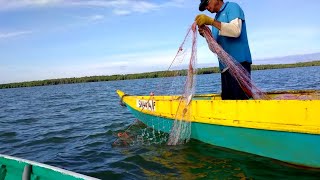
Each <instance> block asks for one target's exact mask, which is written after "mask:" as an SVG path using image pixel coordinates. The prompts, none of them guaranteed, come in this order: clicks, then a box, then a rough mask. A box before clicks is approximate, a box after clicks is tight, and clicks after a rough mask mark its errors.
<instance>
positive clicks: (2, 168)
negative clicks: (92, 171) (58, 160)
mask: <svg viewBox="0 0 320 180" xmlns="http://www.w3.org/2000/svg"><path fill="white" fill-rule="evenodd" d="M0 179H1V180H2V179H5V180H11V179H12V180H14V179H23V180H27V179H39V180H40V179H47V180H55V179H59V180H81V179H88V180H95V179H96V178H92V177H88V176H85V175H82V174H78V173H74V172H71V171H67V170H64V169H60V168H57V167H53V166H49V165H46V164H41V163H37V162H33V161H29V160H25V159H21V158H16V157H12V156H6V155H1V154H0Z"/></svg>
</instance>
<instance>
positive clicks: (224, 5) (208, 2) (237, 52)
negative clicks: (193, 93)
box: [195, 0, 252, 100]
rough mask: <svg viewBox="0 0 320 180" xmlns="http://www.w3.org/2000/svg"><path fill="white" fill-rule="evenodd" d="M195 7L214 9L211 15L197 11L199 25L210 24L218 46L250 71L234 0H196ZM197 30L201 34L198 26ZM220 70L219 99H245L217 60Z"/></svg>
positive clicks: (242, 23) (243, 25)
mask: <svg viewBox="0 0 320 180" xmlns="http://www.w3.org/2000/svg"><path fill="white" fill-rule="evenodd" d="M199 10H200V11H204V10H208V11H209V12H211V13H216V15H215V18H211V17H209V16H207V15H205V14H200V15H198V16H197V17H196V18H195V21H196V23H197V25H198V26H199V27H201V26H203V25H209V26H212V35H213V37H214V38H215V40H216V41H217V42H218V43H219V44H220V46H221V47H222V48H223V49H224V50H225V51H226V52H227V53H228V54H229V55H231V56H232V57H233V58H234V59H235V60H236V61H237V62H238V63H240V64H241V65H242V66H243V67H244V68H245V69H246V70H247V71H248V73H249V75H250V74H251V64H252V59H251V53H250V48H249V43H248V38H247V30H246V22H245V17H244V13H243V10H242V9H241V7H240V6H239V5H238V4H237V3H234V2H223V0H200V5H199ZM199 33H200V34H201V35H202V33H203V32H202V31H201V29H200V30H199ZM219 67H220V70H221V86H222V93H221V97H222V99H234V100H241V99H249V98H251V96H250V95H247V94H246V93H245V92H244V91H243V89H242V88H241V87H240V85H239V83H238V81H237V80H236V79H235V78H234V77H233V76H232V75H231V74H230V72H229V70H228V67H225V66H224V64H222V63H221V62H220V61H219Z"/></svg>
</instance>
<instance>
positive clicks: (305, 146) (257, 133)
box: [128, 106, 320, 168]
mask: <svg viewBox="0 0 320 180" xmlns="http://www.w3.org/2000/svg"><path fill="white" fill-rule="evenodd" d="M128 109H129V110H130V111H131V112H132V113H133V114H134V116H136V117H137V118H138V119H139V120H141V121H142V122H144V123H145V124H146V125H147V126H151V127H154V128H155V129H157V130H160V131H163V132H169V131H170V129H171V127H172V123H173V120H172V119H167V118H163V117H156V116H152V115H148V114H143V113H141V112H139V111H137V110H135V109H132V108H131V107H129V106H128ZM191 138H193V139H197V140H200V141H202V142H205V143H208V144H212V145H215V146H220V147H225V148H230V149H234V150H238V151H243V152H247V153H252V154H256V155H260V156H264V157H269V158H273V159H277V160H281V161H284V162H288V163H293V164H297V165H302V166H308V167H314V168H320V135H313V134H302V133H292V132H281V131H269V130H259V129H250V128H240V127H231V126H221V125H214V124H204V123H192V125H191Z"/></svg>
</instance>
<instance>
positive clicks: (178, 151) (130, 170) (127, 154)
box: [0, 67, 320, 179]
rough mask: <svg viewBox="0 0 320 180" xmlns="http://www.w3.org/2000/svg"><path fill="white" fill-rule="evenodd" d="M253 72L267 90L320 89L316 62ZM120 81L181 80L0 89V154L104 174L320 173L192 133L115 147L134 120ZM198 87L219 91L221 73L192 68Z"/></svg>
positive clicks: (145, 87)
mask: <svg viewBox="0 0 320 180" xmlns="http://www.w3.org/2000/svg"><path fill="white" fill-rule="evenodd" d="M252 76H253V80H254V82H255V83H256V85H257V86H258V87H260V88H261V89H262V90H264V91H270V90H288V89H318V90H319V89H320V67H304V68H292V69H277V70H264V71H254V72H253V74H252ZM117 89H121V90H123V91H124V92H126V93H128V94H149V92H150V91H155V92H156V93H157V92H158V91H159V93H160V91H161V89H171V91H172V92H169V93H175V92H176V91H178V90H177V89H180V88H177V87H175V86H174V83H172V78H158V79H141V80H126V81H113V82H98V83H84V84H68V85H57V86H44V87H32V88H17V89H2V90H1V89H0V154H6V155H11V156H16V157H20V158H25V159H29V160H32V161H37V162H41V163H45V164H49V165H53V166H56V167H60V168H64V169H67V170H71V171H75V172H78V173H82V174H86V175H89V176H93V177H97V178H101V179H162V178H165V179H241V178H242V177H246V178H248V179H319V178H320V170H315V169H304V168H299V167H294V166H291V165H287V164H285V163H282V162H279V161H275V160H272V159H269V158H264V157H259V156H255V155H252V154H246V153H241V152H237V151H233V150H229V149H224V148H219V147H215V146H212V145H208V144H205V143H202V142H199V141H196V140H191V142H189V143H187V144H185V145H180V146H175V147H172V146H166V145H158V146H155V145H154V146H140V147H125V148H124V147H112V143H113V142H114V141H115V140H116V137H115V134H116V133H117V132H119V131H123V130H126V129H127V128H128V127H129V126H130V124H132V123H133V122H134V121H135V118H134V117H133V115H131V114H130V113H129V111H128V110H127V109H126V108H124V107H121V106H120V105H119V98H118V96H117V94H116V90H117ZM196 89H197V93H219V91H220V74H210V75H199V76H197V88H196ZM319 143H320V142H319ZM302 146H303V144H302ZM306 148H309V147H306ZM319 156H320V154H319Z"/></svg>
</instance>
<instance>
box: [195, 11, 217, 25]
mask: <svg viewBox="0 0 320 180" xmlns="http://www.w3.org/2000/svg"><path fill="white" fill-rule="evenodd" d="M195 21H196V23H197V25H198V26H199V27H200V26H203V25H213V22H214V19H213V18H211V17H209V16H207V15H205V14H199V15H198V16H196V18H195Z"/></svg>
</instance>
